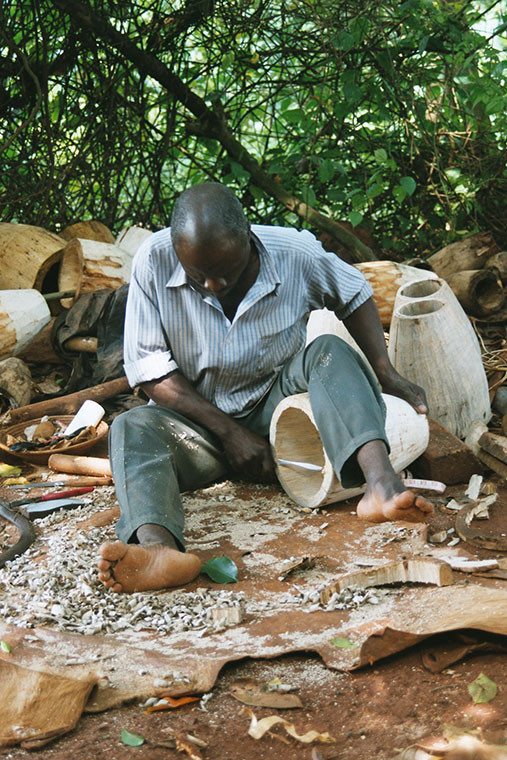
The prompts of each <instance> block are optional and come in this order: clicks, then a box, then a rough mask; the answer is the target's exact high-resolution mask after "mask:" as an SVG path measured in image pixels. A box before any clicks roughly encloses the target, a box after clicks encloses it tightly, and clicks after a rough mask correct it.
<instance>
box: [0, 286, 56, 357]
mask: <svg viewBox="0 0 507 760" xmlns="http://www.w3.org/2000/svg"><path fill="white" fill-rule="evenodd" d="M50 319H51V315H50V313H49V307H48V305H47V303H46V301H45V299H44V296H43V295H41V293H39V291H38V290H33V289H27V290H0V358H3V357H7V356H12V355H13V354H18V353H20V352H21V351H23V349H24V348H26V346H27V345H28V344H29V343H30V342H31V341H32V340H33V338H34V337H35V336H36V335H37V334H38V333H39V332H40V331H41V330H42V328H43V327H44V326H45V325H46V324H47V323H48V322H49V320H50Z"/></svg>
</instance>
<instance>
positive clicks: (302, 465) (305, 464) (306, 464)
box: [276, 458, 323, 472]
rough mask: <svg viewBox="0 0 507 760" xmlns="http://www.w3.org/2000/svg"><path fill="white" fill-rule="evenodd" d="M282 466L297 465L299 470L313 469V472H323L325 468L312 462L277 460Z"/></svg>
mask: <svg viewBox="0 0 507 760" xmlns="http://www.w3.org/2000/svg"><path fill="white" fill-rule="evenodd" d="M276 461H277V462H278V464H281V465H282V467H296V469H298V470H311V471H312V472H322V470H323V468H322V467H321V466H320V465H318V464H311V463H310V462H293V461H292V460H291V459H280V458H278V459H277V460H276Z"/></svg>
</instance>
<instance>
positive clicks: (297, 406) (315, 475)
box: [269, 393, 429, 509]
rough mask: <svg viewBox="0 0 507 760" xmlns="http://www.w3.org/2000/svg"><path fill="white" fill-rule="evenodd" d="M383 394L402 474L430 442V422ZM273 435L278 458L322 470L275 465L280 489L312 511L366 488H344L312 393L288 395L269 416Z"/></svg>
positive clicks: (393, 449)
mask: <svg viewBox="0 0 507 760" xmlns="http://www.w3.org/2000/svg"><path fill="white" fill-rule="evenodd" d="M382 395H383V399H384V401H385V403H386V407H387V418H386V434H387V438H388V441H389V444H390V447H391V453H390V457H389V458H390V460H391V464H392V466H393V467H394V469H395V471H396V472H401V471H402V470H403V469H405V467H407V466H408V465H409V464H411V463H412V462H413V461H414V460H415V459H416V458H417V457H418V456H420V454H422V453H423V451H424V450H425V448H426V446H427V445H428V440H429V426H428V421H427V419H426V417H425V416H424V415H422V414H417V412H416V411H415V409H413V408H412V407H411V406H410V404H408V403H407V402H406V401H403V400H402V399H400V398H396V397H395V396H389V395H387V394H382ZM269 438H270V442H271V447H272V450H273V458H274V459H275V462H277V460H278V459H285V460H289V461H292V462H294V461H295V462H307V463H310V464H313V465H318V466H319V467H321V468H322V469H321V470H320V471H314V470H313V471H310V470H302V469H299V468H292V467H287V466H283V465H280V464H279V463H277V464H276V470H277V475H278V480H279V481H280V484H281V486H282V488H283V489H284V491H285V492H286V493H287V494H288V496H290V498H291V499H292V500H293V501H294V502H295V503H296V504H299V506H301V507H311V508H312V509H314V508H316V507H321V506H324V505H325V504H333V503H335V502H337V501H343V500H344V499H349V498H352V497H353V496H357V495H358V494H361V493H363V492H364V490H365V486H364V485H363V486H359V487H357V488H343V486H342V485H341V483H340V481H339V480H338V479H337V477H336V475H335V473H334V471H333V466H332V464H331V462H330V460H329V458H328V456H327V454H326V453H325V451H324V448H323V446H322V441H321V439H320V436H319V433H318V430H317V426H316V424H315V419H314V417H313V414H312V410H311V405H310V397H309V395H308V393H298V394H296V395H294V396H288V397H287V398H285V399H283V401H281V402H280V403H279V404H278V406H277V407H276V409H275V411H274V413H273V417H272V419H271V425H270V431H269Z"/></svg>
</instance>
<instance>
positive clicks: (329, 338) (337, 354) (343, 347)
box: [306, 333, 359, 366]
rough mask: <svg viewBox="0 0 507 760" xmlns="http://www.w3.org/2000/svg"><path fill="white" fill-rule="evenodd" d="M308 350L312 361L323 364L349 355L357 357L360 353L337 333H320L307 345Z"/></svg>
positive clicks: (325, 364)
mask: <svg viewBox="0 0 507 760" xmlns="http://www.w3.org/2000/svg"><path fill="white" fill-rule="evenodd" d="M306 352H307V354H308V356H309V357H310V358H311V360H312V362H317V364H319V365H321V366H327V365H328V364H330V363H331V362H332V361H334V360H335V359H342V358H343V357H345V356H346V357H349V358H353V359H355V358H356V357H357V356H359V354H358V353H357V351H354V349H353V348H352V346H349V344H348V343H346V342H345V341H344V340H342V338H339V337H338V336H337V335H331V334H327V333H326V334H325V335H319V336H318V337H317V338H315V340H313V341H312V342H311V343H310V345H309V346H307V347H306Z"/></svg>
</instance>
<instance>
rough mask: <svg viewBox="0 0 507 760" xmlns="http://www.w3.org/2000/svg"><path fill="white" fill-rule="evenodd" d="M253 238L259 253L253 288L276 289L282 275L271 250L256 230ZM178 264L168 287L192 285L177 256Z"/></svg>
mask: <svg viewBox="0 0 507 760" xmlns="http://www.w3.org/2000/svg"><path fill="white" fill-rule="evenodd" d="M252 240H253V243H254V246H255V249H256V251H257V253H258V254H259V263H260V266H259V274H258V275H257V279H256V281H255V283H254V284H253V286H252V287H253V288H256V287H257V286H260V287H261V288H262V290H263V291H264V292H271V291H272V290H276V288H277V287H278V285H280V282H281V280H280V277H279V275H278V272H277V271H276V267H275V265H274V262H273V260H272V257H271V256H270V254H269V251H268V250H267V249H266V248H265V246H264V244H263V243H262V241H261V240H260V239H259V238H258V237H257V235H256V234H255V232H252ZM175 258H176V266H175V267H174V270H173V273H172V275H171V276H170V277H169V279H168V280H167V282H166V288H179V287H181V286H182V285H190V281H189V279H188V276H187V273H186V272H185V270H184V269H183V267H182V266H181V263H180V261H179V259H178V258H177V257H176V254H175Z"/></svg>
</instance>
